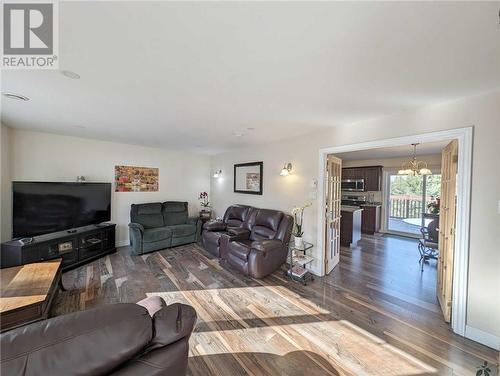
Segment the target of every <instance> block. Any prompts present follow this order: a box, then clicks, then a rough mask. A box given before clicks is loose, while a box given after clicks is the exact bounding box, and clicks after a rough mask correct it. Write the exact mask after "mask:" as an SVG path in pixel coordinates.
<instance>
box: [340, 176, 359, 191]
mask: <svg viewBox="0 0 500 376" xmlns="http://www.w3.org/2000/svg"><path fill="white" fill-rule="evenodd" d="M340 187H341V189H342V190H343V191H351V192H363V191H364V190H365V180H364V179H344V180H342V181H341V184H340Z"/></svg>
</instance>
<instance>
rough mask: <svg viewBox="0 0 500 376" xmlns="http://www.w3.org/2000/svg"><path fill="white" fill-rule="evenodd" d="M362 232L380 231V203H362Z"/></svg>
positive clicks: (371, 233) (372, 232)
mask: <svg viewBox="0 0 500 376" xmlns="http://www.w3.org/2000/svg"><path fill="white" fill-rule="evenodd" d="M361 208H362V209H363V213H362V215H361V232H362V233H364V234H370V235H373V234H374V233H376V232H378V231H380V209H381V206H380V205H361Z"/></svg>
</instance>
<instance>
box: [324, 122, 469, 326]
mask: <svg viewBox="0 0 500 376" xmlns="http://www.w3.org/2000/svg"><path fill="white" fill-rule="evenodd" d="M472 138H473V127H466V128H456V129H449V130H445V131H438V132H431V133H424V134H417V135H412V136H403V137H395V138H388V139H383V140H376V141H368V142H362V143H358V144H350V145H341V146H333V147H329V148H324V149H320V150H319V163H318V168H319V169H318V182H319V184H318V196H317V197H318V198H317V205H318V239H317V244H318V249H319V250H321V252H320V254H321V257H322V260H321V262H320V265H321V275H324V274H325V266H324V265H325V263H324V259H323V258H324V254H325V252H324V244H323V243H324V241H323V239H324V231H325V230H324V229H325V224H324V221H325V218H324V217H325V215H324V214H325V211H324V210H323V209H324V207H325V197H324V196H325V186H324V180H325V179H324V177H325V170H326V156H327V155H328V154H338V153H345V152H350V151H358V150H367V149H375V148H383V147H393V146H401V145H410V144H411V143H415V142H419V143H425V142H436V141H447V140H452V139H457V140H458V174H457V212H456V217H457V221H456V233H455V255H454V264H453V300H452V314H451V328H452V329H453V331H454V332H455V333H457V334H459V335H461V336H465V322H466V315H467V278H468V265H469V225H470V194H471V177H472V142H473V140H472ZM332 273H335V269H334V270H333V272H332Z"/></svg>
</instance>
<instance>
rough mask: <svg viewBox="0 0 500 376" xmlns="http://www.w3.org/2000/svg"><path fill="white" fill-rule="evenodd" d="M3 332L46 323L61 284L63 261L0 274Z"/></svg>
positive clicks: (7, 270)
mask: <svg viewBox="0 0 500 376" xmlns="http://www.w3.org/2000/svg"><path fill="white" fill-rule="evenodd" d="M0 283H1V284H0V331H2V332H3V331H5V330H8V329H12V328H15V327H17V326H21V325H26V324H29V323H32V322H35V321H38V320H42V319H46V318H47V316H48V314H49V311H50V306H51V304H52V301H53V299H54V297H55V295H56V294H57V291H58V289H59V285H60V284H61V259H57V260H51V261H45V262H37V263H33V264H26V265H21V266H14V267H12V268H5V269H1V270H0Z"/></svg>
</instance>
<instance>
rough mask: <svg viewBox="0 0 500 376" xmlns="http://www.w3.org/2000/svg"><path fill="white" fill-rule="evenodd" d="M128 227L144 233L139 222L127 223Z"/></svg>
mask: <svg viewBox="0 0 500 376" xmlns="http://www.w3.org/2000/svg"><path fill="white" fill-rule="evenodd" d="M128 227H129V228H130V229H131V230H138V231H139V232H140V233H141V235H142V234H144V226H143V225H141V224H140V223H134V222H132V223H129V224H128Z"/></svg>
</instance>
